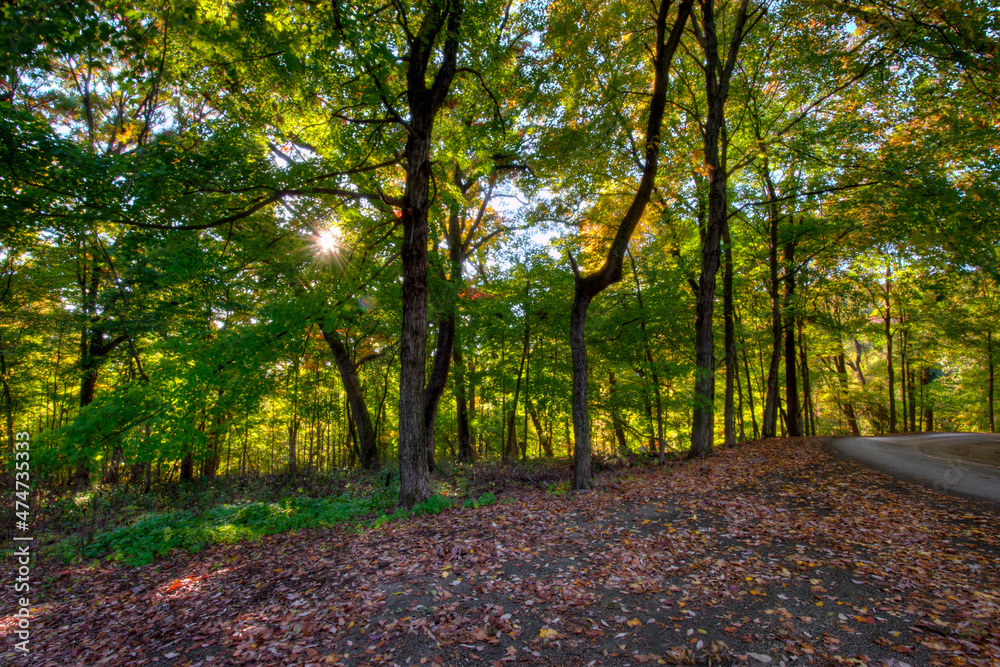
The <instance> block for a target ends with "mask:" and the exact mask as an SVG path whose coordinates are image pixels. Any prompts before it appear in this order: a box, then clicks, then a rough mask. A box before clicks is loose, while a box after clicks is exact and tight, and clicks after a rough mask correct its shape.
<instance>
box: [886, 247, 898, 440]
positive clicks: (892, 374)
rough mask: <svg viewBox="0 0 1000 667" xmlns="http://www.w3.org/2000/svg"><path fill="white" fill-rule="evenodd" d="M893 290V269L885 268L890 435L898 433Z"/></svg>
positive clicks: (887, 265) (887, 266)
mask: <svg viewBox="0 0 1000 667" xmlns="http://www.w3.org/2000/svg"><path fill="white" fill-rule="evenodd" d="M891 290H892V268H891V267H890V266H889V264H888V263H887V264H886V267H885V363H886V374H887V375H888V378H889V433H895V432H896V430H897V429H896V371H895V368H894V366H893V360H892V305H891V304H890V302H889V297H890V295H891Z"/></svg>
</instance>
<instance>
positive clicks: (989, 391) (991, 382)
mask: <svg viewBox="0 0 1000 667" xmlns="http://www.w3.org/2000/svg"><path fill="white" fill-rule="evenodd" d="M986 369H987V372H988V376H987V377H988V379H987V383H986V408H987V412H988V414H989V418H990V433H996V432H997V422H996V417H995V412H994V410H993V405H994V401H993V397H994V387H995V386H996V363H995V362H994V360H993V332H991V331H987V332H986Z"/></svg>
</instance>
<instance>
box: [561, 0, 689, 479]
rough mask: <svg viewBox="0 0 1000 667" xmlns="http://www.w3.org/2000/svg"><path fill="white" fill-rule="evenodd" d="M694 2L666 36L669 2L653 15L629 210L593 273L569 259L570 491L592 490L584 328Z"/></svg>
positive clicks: (616, 268) (654, 134) (606, 273)
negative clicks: (645, 109)
mask: <svg viewBox="0 0 1000 667" xmlns="http://www.w3.org/2000/svg"><path fill="white" fill-rule="evenodd" d="M692 1H693V0H681V3H680V5H679V6H678V9H677V16H676V18H675V21H674V25H673V28H672V30H671V31H670V36H669V38H668V37H667V17H668V15H669V13H670V7H671V4H672V2H671V0H660V6H659V11H658V13H657V17H656V48H655V59H654V63H653V64H654V71H655V74H654V79H653V93H652V96H651V97H650V102H649V118H648V120H647V124H646V134H645V143H644V146H645V156H644V157H645V161H644V164H643V170H642V177H641V179H640V180H639V186H638V188H636V193H635V196H634V197H633V198H632V204H631V205H630V206H629V209H628V211H626V213H625V215H624V216H623V217H622V220H621V222H620V223H619V225H618V230H617V232H616V233H615V237H614V240H612V242H611V247H610V248H608V254H607V256H606V257H605V259H604V264H603V265H602V266H601V268H599V269H598V270H597V271H595V272H594V273H591V274H589V275H587V276H584V275H582V274H581V273H580V270H579V267H578V266H577V264H576V261H575V260H574V259H573V256H572V255H570V263H571V265H572V267H573V274H574V291H573V305H572V309H571V310H570V328H569V346H570V352H571V357H572V360H573V395H572V405H573V431H574V433H573V435H574V438H573V443H574V444H573V458H574V462H573V488H574V489H576V490H581V489H588V488H590V487H591V486H593V472H592V470H591V455H592V448H591V443H590V417H589V416H588V414H587V372H588V369H587V343H586V337H585V328H586V323H587V309H588V308H589V307H590V302H591V301H593V300H594V297H596V296H597V295H598V294H600V293H601V292H603V291H604V290H605V289H606V288H607V287H609V286H610V285H612V284H614V283H616V282H618V281H619V280H621V277H622V262H623V260H624V257H625V251H626V249H628V243H629V240H630V239H631V238H632V232H633V231H635V227H636V225H637V224H639V220H641V219H642V215H643V212H644V211H645V210H646V204H648V203H649V197H650V194H651V193H652V191H653V184H654V183H655V181H656V171H657V169H658V167H659V156H660V128H661V125H662V124H663V114H664V111H665V109H666V101H667V75H668V72H669V69H670V62H671V60H672V59H673V55H674V52H675V51H676V49H677V45H678V44H679V43H680V39H681V35H682V34H683V32H684V26H685V25H686V24H687V20H688V16H689V15H690V12H691V4H692Z"/></svg>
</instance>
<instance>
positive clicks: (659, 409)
mask: <svg viewBox="0 0 1000 667" xmlns="http://www.w3.org/2000/svg"><path fill="white" fill-rule="evenodd" d="M628 258H629V263H630V264H631V265H632V278H633V279H634V280H635V296H636V300H637V301H638V303H639V312H641V313H642V319H641V320H640V321H639V328H640V329H641V331H642V347H643V351H644V352H645V355H646V363H647V364H649V374H650V376H651V377H652V380H653V395H654V397H655V400H656V442H657V451H658V455H659V463H660V465H663V464H664V463H665V462H666V458H665V457H666V453H665V451H664V449H665V445H664V441H663V398H662V395H661V391H660V377H659V375H658V374H657V372H656V364H655V363H654V362H653V351H652V349H651V346H650V344H649V333H648V332H647V331H646V304H645V303H644V302H643V299H642V286H641V284H640V283H639V272H638V271H637V270H636V267H635V259H634V258H633V257H632V253H631V252H629V253H628Z"/></svg>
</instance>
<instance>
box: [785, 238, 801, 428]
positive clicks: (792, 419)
mask: <svg viewBox="0 0 1000 667" xmlns="http://www.w3.org/2000/svg"><path fill="white" fill-rule="evenodd" d="M794 298H795V243H794V242H789V243H786V244H785V308H784V311H785V415H786V416H785V423H786V425H787V426H788V435H789V436H791V437H797V436H801V435H802V422H801V421H800V419H799V414H800V410H799V387H798V373H797V372H796V369H795V360H796V358H797V357H798V355H797V354H796V350H795V347H796V346H795V314H794V313H793V312H792V301H793V300H794Z"/></svg>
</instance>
